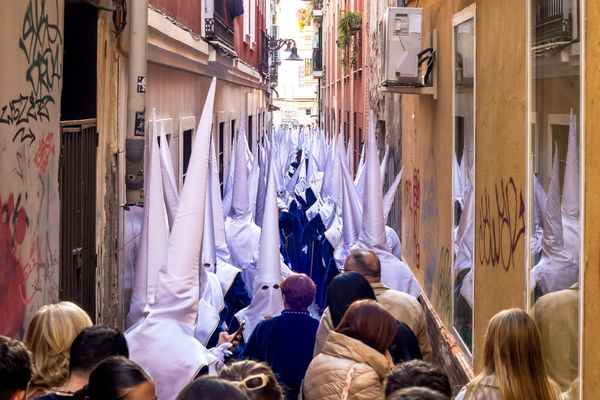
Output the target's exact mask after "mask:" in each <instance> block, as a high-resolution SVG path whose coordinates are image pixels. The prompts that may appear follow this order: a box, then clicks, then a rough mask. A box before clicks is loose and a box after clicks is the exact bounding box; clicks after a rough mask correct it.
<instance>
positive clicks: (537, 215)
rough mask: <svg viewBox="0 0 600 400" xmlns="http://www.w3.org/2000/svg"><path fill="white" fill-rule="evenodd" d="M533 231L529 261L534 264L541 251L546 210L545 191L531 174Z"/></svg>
mask: <svg viewBox="0 0 600 400" xmlns="http://www.w3.org/2000/svg"><path fill="white" fill-rule="evenodd" d="M533 195H534V201H533V205H534V209H533V232H532V236H531V262H532V263H533V264H534V265H535V264H537V263H538V261H539V257H540V255H541V252H542V239H543V237H544V230H543V228H542V225H543V223H544V214H545V210H546V191H545V190H544V187H543V186H542V184H541V183H540V180H539V179H538V178H537V176H535V175H533Z"/></svg>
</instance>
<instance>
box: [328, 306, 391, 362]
mask: <svg viewBox="0 0 600 400" xmlns="http://www.w3.org/2000/svg"><path fill="white" fill-rule="evenodd" d="M397 328H398V321H396V319H395V318H394V317H393V316H392V314H390V313H389V312H388V311H387V310H386V309H385V308H383V307H382V306H381V305H380V304H379V303H377V302H376V301H375V300H359V301H355V302H354V303H352V305H350V307H349V308H348V311H346V314H344V317H343V318H342V321H341V322H340V324H339V325H338V327H337V328H336V329H335V331H336V332H338V333H341V334H343V335H346V336H350V337H352V338H354V339H357V340H360V341H361V342H363V343H364V344H366V345H367V346H369V347H372V348H374V349H375V350H377V351H378V352H380V353H381V354H385V352H386V351H387V350H388V348H389V347H390V344H392V341H393V340H394V337H395V336H396V330H397Z"/></svg>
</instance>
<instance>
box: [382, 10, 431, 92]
mask: <svg viewBox="0 0 600 400" xmlns="http://www.w3.org/2000/svg"><path fill="white" fill-rule="evenodd" d="M383 20H384V35H385V36H384V77H383V85H384V86H399V85H406V86H419V85H421V74H420V73H419V53H420V52H421V50H422V36H423V9H422V8H415V7H390V8H388V10H387V12H386V13H385V15H384V17H383Z"/></svg>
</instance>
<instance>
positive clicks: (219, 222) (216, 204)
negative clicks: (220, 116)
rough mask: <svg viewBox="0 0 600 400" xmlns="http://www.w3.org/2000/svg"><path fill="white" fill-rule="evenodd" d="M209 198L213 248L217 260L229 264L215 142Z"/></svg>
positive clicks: (212, 151)
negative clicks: (213, 239)
mask: <svg viewBox="0 0 600 400" xmlns="http://www.w3.org/2000/svg"><path fill="white" fill-rule="evenodd" d="M210 174H211V179H210V189H209V190H210V191H209V193H210V196H211V207H212V214H213V215H212V221H213V234H214V237H215V248H216V255H217V259H218V260H221V261H223V262H226V263H229V262H231V255H230V254H229V248H228V247H227V239H226V238H225V224H224V222H223V213H222V210H223V203H222V202H221V189H220V185H219V167H218V164H217V152H216V150H215V142H214V140H213V141H211V146H210Z"/></svg>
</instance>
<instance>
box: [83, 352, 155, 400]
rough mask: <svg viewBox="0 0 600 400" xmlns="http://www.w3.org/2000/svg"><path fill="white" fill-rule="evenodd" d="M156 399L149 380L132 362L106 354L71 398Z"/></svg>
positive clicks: (152, 383) (91, 399)
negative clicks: (84, 384) (84, 385)
mask: <svg viewBox="0 0 600 400" xmlns="http://www.w3.org/2000/svg"><path fill="white" fill-rule="evenodd" d="M80 399H85V400H156V387H155V386H154V382H153V381H152V379H151V378H150V377H149V376H148V374H146V372H144V370H143V369H142V368H141V367H140V366H139V365H137V364H136V363H134V362H133V361H131V360H129V359H127V358H125V357H121V356H116V357H109V358H107V359H105V360H104V361H102V362H101V363H100V364H98V366H96V368H94V370H93V371H92V373H91V374H90V379H89V383H88V384H87V386H86V387H85V388H84V389H82V390H80V391H79V392H77V393H76V394H75V396H74V400H80Z"/></svg>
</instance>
